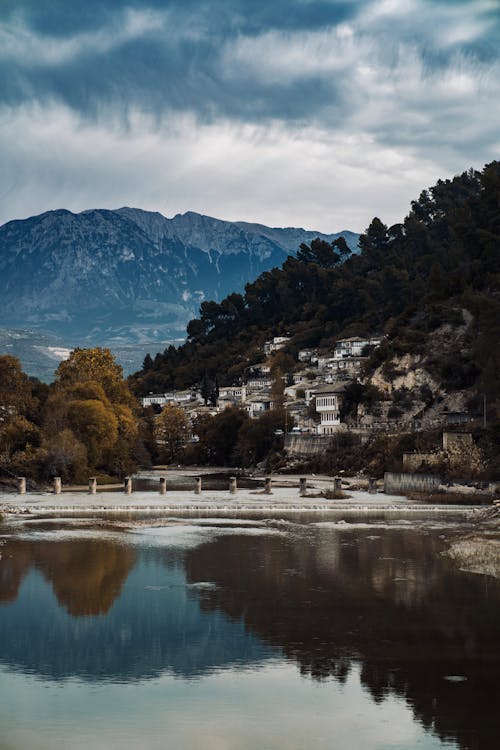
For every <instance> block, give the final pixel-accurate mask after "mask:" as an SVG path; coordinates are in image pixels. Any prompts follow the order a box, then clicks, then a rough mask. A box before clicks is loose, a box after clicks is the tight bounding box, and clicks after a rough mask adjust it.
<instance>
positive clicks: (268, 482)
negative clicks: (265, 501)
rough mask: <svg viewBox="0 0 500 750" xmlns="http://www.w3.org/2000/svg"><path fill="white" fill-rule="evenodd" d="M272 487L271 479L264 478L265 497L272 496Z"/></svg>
mask: <svg viewBox="0 0 500 750" xmlns="http://www.w3.org/2000/svg"><path fill="white" fill-rule="evenodd" d="M272 486H273V480H272V479H271V477H266V478H265V480H264V493H265V494H266V495H272V494H273V492H272Z"/></svg>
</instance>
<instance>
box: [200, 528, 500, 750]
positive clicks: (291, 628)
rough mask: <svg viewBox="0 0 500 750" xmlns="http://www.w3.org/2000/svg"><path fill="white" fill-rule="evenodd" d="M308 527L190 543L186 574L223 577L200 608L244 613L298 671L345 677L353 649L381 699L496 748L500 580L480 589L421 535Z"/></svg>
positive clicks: (430, 724) (444, 731)
mask: <svg viewBox="0 0 500 750" xmlns="http://www.w3.org/2000/svg"><path fill="white" fill-rule="evenodd" d="M308 534H309V537H308V538H306V539H299V541H298V542H297V541H295V542H291V541H290V539H289V538H287V537H244V536H240V537H229V536H226V537H222V538H220V539H218V540H217V541H215V542H214V543H211V544H206V545H203V546H202V547H198V548H196V549H193V550H191V551H190V552H189V554H188V557H187V561H186V566H187V574H188V579H189V580H191V581H193V582H195V581H212V582H214V583H216V584H217V586H218V588H216V589H211V590H209V591H207V592H205V593H204V594H203V601H202V603H203V606H204V608H205V609H207V610H211V609H220V610H222V611H223V612H225V613H226V614H228V615H229V616H230V617H233V618H242V619H243V620H244V622H245V625H246V627H247V628H248V629H250V630H251V631H252V632H254V633H256V634H258V635H259V636H260V637H261V638H263V639H264V640H265V641H267V642H268V643H271V644H272V645H273V646H275V647H280V648H281V649H282V650H283V652H284V653H285V654H286V655H287V656H288V657H289V658H291V659H294V660H296V661H297V662H298V663H299V666H300V669H301V671H302V672H307V673H310V674H311V675H312V676H313V677H315V678H318V679H321V678H323V677H328V676H333V677H335V678H337V679H339V680H343V679H345V677H346V675H347V673H348V670H349V666H350V660H351V658H353V657H354V658H357V659H359V660H360V661H361V665H362V672H361V681H362V684H363V685H364V686H365V687H366V689H367V690H369V692H370V693H371V695H372V697H373V698H374V700H376V701H380V700H383V699H384V697H385V696H387V695H389V694H396V695H399V696H403V697H404V698H405V699H406V700H407V701H408V702H409V703H410V704H411V706H412V708H413V710H414V712H415V715H416V716H417V717H418V718H419V719H420V720H421V722H422V723H423V724H424V725H425V726H426V727H427V728H430V729H433V730H434V731H435V732H436V733H437V734H438V735H439V736H440V737H442V738H443V739H444V738H450V739H454V740H458V741H459V742H460V744H461V746H462V747H464V748H479V747H493V746H495V742H494V737H495V729H496V713H497V709H496V705H495V695H496V681H497V670H498V658H499V649H498V632H499V631H498V619H499V618H498V613H499V611H500V586H499V585H498V584H497V583H496V582H491V581H490V582H488V585H489V591H488V596H484V590H483V591H481V589H484V586H485V585H487V584H486V583H485V580H484V579H481V578H478V577H474V576H467V575H463V574H461V573H459V572H458V571H455V570H454V569H452V568H451V567H450V566H449V565H448V564H447V563H446V562H445V561H443V560H442V559H440V558H439V555H438V551H439V548H440V542H439V540H438V539H436V538H429V537H428V536H425V535H423V534H414V533H412V532H401V531H397V532H392V533H391V532H384V533H383V536H382V537H381V538H380V539H373V538H370V536H369V535H364V536H358V537H356V541H354V537H353V536H352V535H349V534H345V535H338V534H334V533H332V532H331V531H326V530H321V531H319V530H318V531H309V532H308ZM349 540H350V541H351V543H350V544H346V542H348V541H349ZM415 561H417V562H415ZM447 675H466V676H467V678H468V679H467V681H466V682H451V681H447V680H446V679H444V678H445V676H447Z"/></svg>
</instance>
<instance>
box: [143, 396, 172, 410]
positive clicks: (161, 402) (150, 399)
mask: <svg viewBox="0 0 500 750" xmlns="http://www.w3.org/2000/svg"><path fill="white" fill-rule="evenodd" d="M167 403H168V400H167V394H166V393H149V394H148V395H147V396H143V397H142V398H141V404H142V407H143V408H144V409H145V408H146V407H147V406H152V405H153V404H156V405H157V406H165V404H167Z"/></svg>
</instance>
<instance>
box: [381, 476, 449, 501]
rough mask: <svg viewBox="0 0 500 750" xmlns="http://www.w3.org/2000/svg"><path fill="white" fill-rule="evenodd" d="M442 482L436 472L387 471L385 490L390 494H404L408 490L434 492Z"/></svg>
mask: <svg viewBox="0 0 500 750" xmlns="http://www.w3.org/2000/svg"><path fill="white" fill-rule="evenodd" d="M440 484H441V478H440V477H438V476H436V475H435V474H409V473H404V472H395V471H386V472H385V474H384V492H385V493H386V494H388V495H403V494H405V493H406V492H432V491H433V490H437V489H438V487H439V485H440Z"/></svg>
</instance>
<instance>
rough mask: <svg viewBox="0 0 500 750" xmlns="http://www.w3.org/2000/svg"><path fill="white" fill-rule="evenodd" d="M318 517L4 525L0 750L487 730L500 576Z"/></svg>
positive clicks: (435, 537)
mask: <svg viewBox="0 0 500 750" xmlns="http://www.w3.org/2000/svg"><path fill="white" fill-rule="evenodd" d="M307 521H308V522H307ZM318 521H319V519H318V517H317V516H315V517H314V518H313V517H311V518H310V519H308V520H307V519H304V518H301V522H300V523H295V522H287V521H269V520H268V521H264V520H260V519H248V520H242V519H239V520H238V519H230V518H219V519H199V518H191V519H189V518H183V519H178V520H177V521H176V522H175V523H171V524H170V525H166V526H160V527H151V526H144V527H143V526H134V525H130V526H129V528H128V529H117V528H115V527H113V525H112V524H110V523H106V525H105V527H104V526H103V525H102V524H101V528H96V527H95V526H94V525H93V524H92V522H90V521H89V520H88V519H86V520H85V521H82V522H77V521H74V520H72V521H70V522H60V523H57V524H54V523H53V524H50V523H46V522H45V523H37V522H34V523H33V522H31V523H29V524H28V525H26V524H22V523H21V524H18V525H17V526H16V527H4V529H3V537H2V538H1V539H0V542H1V543H2V546H1V547H0V552H1V555H2V557H1V559H0V748H1V750H21V749H22V750H31V749H33V750H49V749H50V750H59V749H61V750H62V748H64V749H65V750H66V749H67V748H75V749H76V750H79V749H80V748H86V750H87V749H88V748H89V747H92V748H103V749H104V748H106V750H109V749H110V748H126V749H128V748H139V747H140V748H146V749H147V750H148V749H150V748H151V749H156V748H162V750H165V749H167V750H170V749H171V748H172V750H173V749H174V748H175V749H176V750H179V749H180V750H183V749H184V748H186V749H189V750H191V748H193V749H194V750H198V748H199V749H200V750H201V748H203V750H205V749H206V748H208V750H210V749H211V748H217V749H218V750H219V749H220V748H222V750H225V749H226V748H231V749H233V748H234V749H240V748H241V749H242V750H247V749H248V750H250V748H252V750H253V749H254V748H263V749H269V750H274V749H275V748H276V749H278V748H279V749H281V748H287V749H291V750H299V749H300V750H303V749H304V748H335V750H344V749H345V750H347V748H349V750H351V749H352V748H358V747H359V748H367V749H370V750H388V748H398V749H399V748H404V749H405V750H407V749H408V750H412V749H413V748H425V749H431V748H443V747H446V748H470V749H471V750H472V749H475V748H494V747H496V746H497V736H496V730H497V728H498V719H497V716H498V709H497V705H496V702H497V701H496V699H497V695H498V674H499V666H500V664H499V662H500V645H499V639H498V633H499V624H500V582H498V581H496V580H495V579H492V578H488V577H484V576H478V575H474V574H467V573H462V572H460V571H459V570H457V569H456V568H455V567H454V566H453V565H452V563H451V562H450V561H448V560H447V559H446V558H444V557H442V556H441V555H440V552H441V551H442V549H443V548H444V547H445V540H444V539H443V536H447V537H450V536H453V535H456V530H455V529H454V527H451V526H449V525H447V524H446V523H445V522H440V523H436V522H435V521H433V523H432V524H430V523H429V524H420V525H419V526H418V527H417V528H416V527H415V526H414V525H412V524H409V523H406V524H405V523H398V524H396V525H392V526H391V525H390V524H389V525H388V524H370V523H365V524H363V523H361V524H358V523H356V524H351V525H349V524H338V523H332V522H319V523H318ZM162 523H165V524H166V523H167V521H162Z"/></svg>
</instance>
